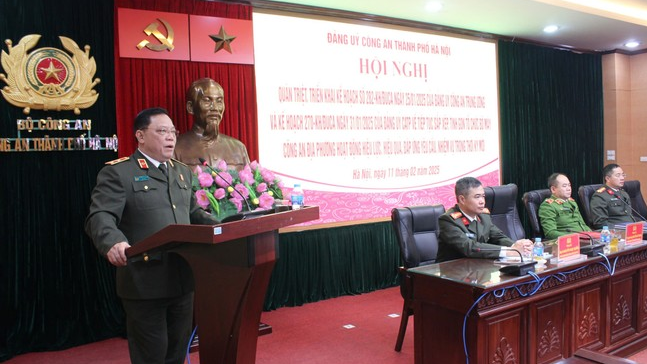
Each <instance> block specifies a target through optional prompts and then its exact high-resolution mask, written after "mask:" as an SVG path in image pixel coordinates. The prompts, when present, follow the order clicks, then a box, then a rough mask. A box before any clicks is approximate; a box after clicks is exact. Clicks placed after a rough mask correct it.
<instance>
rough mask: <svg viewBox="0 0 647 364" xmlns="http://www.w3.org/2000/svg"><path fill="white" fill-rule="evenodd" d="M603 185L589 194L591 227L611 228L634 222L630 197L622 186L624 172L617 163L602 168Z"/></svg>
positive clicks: (623, 183)
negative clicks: (591, 217)
mask: <svg viewBox="0 0 647 364" xmlns="http://www.w3.org/2000/svg"><path fill="white" fill-rule="evenodd" d="M602 175H603V176H604V186H602V187H600V188H599V189H598V190H597V191H595V192H594V193H593V195H592V196H591V202H590V207H591V215H592V216H593V226H592V227H593V228H594V229H601V228H602V227H603V226H608V227H609V228H610V229H613V226H614V225H616V224H625V223H628V222H635V221H636V219H634V217H633V215H632V214H631V199H630V198H629V195H628V194H627V192H625V191H624V190H623V189H622V187H623V186H624V185H625V173H624V172H623V170H622V168H620V166H619V165H617V164H615V163H613V164H609V165H607V166H605V167H604V169H602Z"/></svg>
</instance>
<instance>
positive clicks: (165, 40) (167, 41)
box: [137, 18, 175, 52]
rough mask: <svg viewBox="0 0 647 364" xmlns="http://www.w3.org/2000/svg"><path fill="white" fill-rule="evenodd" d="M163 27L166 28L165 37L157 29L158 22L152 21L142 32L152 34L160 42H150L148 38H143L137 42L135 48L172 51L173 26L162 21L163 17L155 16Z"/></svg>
mask: <svg viewBox="0 0 647 364" xmlns="http://www.w3.org/2000/svg"><path fill="white" fill-rule="evenodd" d="M157 20H159V21H160V22H162V24H163V25H164V27H165V28H166V33H167V34H168V36H167V37H165V36H164V35H163V34H162V33H161V32H160V31H159V30H157V27H158V26H159V23H158V22H152V23H150V24H149V25H148V26H147V27H146V29H144V33H146V35H151V34H152V35H153V36H154V37H155V38H156V39H157V40H158V41H159V42H160V43H161V44H151V43H150V42H149V41H148V40H146V39H144V40H142V41H141V42H139V44H137V49H139V50H141V49H142V48H144V47H146V48H148V49H150V50H151V51H155V52H161V51H163V50H167V51H169V52H170V51H172V50H173V48H175V46H174V45H173V37H174V33H173V27H172V26H171V25H170V24H169V23H167V22H166V21H164V19H160V18H157Z"/></svg>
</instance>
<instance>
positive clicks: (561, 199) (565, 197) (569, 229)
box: [539, 173, 591, 239]
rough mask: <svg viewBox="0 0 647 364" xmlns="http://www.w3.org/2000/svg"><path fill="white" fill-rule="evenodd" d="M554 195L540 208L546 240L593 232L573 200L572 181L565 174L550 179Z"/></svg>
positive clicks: (540, 218) (549, 184) (555, 174)
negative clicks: (582, 232)
mask: <svg viewBox="0 0 647 364" xmlns="http://www.w3.org/2000/svg"><path fill="white" fill-rule="evenodd" d="M548 187H549V188H550V192H551V193H552V195H551V196H550V198H547V199H546V200H544V202H542V203H541V205H540V206H539V222H540V223H541V228H542V229H543V230H544V237H545V238H546V239H557V238H558V237H560V236H562V235H567V234H571V233H574V232H579V231H591V228H589V227H588V226H587V225H586V223H585V222H584V219H583V218H582V215H581V214H580V209H579V208H578V207H577V203H576V202H575V200H573V198H571V191H572V190H571V181H569V180H568V177H566V176H565V175H564V174H561V173H553V174H551V175H550V177H548Z"/></svg>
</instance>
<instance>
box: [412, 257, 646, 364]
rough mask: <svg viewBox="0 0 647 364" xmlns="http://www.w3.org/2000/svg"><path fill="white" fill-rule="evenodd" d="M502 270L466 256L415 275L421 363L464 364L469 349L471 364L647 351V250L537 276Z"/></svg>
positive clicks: (540, 363)
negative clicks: (580, 353) (584, 352)
mask: <svg viewBox="0 0 647 364" xmlns="http://www.w3.org/2000/svg"><path fill="white" fill-rule="evenodd" d="M498 269H499V266H497V265H496V264H493V262H492V261H491V260H487V259H459V260H456V261H451V262H444V263H440V264H434V265H430V266H425V267H419V268H414V269H411V270H409V273H410V274H411V275H412V280H413V291H414V307H415V308H414V309H415V310H416V315H415V316H414V320H415V321H414V327H415V338H414V347H415V352H416V353H415V362H416V363H417V364H421V363H425V364H431V363H464V362H466V361H467V360H466V358H465V348H467V354H468V355H469V363H470V364H479V363H484V364H485V363H488V364H489V363H506V364H521V363H524V364H525V363H528V364H547V363H554V362H559V361H561V360H563V359H565V358H571V357H572V356H573V355H574V353H575V352H576V351H577V350H578V349H582V348H586V349H592V350H595V351H600V352H602V353H608V354H613V355H619V356H623V355H627V354H630V353H633V352H636V351H637V350H641V349H644V348H645V347H647V245H641V246H638V247H630V248H627V249H626V250H624V251H620V252H618V253H613V254H611V255H609V256H607V259H603V258H600V257H596V258H590V259H588V260H584V261H579V262H576V263H572V264H566V265H562V266H555V265H552V264H549V265H548V267H547V268H544V269H541V270H540V271H539V272H537V274H538V276H537V277H531V276H524V277H512V276H507V275H502V274H500V273H499V272H498ZM474 272H479V274H478V275H474ZM467 277H470V278H473V277H478V278H476V279H467ZM465 319H466V322H467V325H466V326H463V322H464V320H465ZM463 330H464V331H465V332H464V334H463ZM463 337H464V338H465V340H463Z"/></svg>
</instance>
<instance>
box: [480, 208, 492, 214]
mask: <svg viewBox="0 0 647 364" xmlns="http://www.w3.org/2000/svg"><path fill="white" fill-rule="evenodd" d="M481 213H482V214H490V209H488V208H487V207H484V208H483V212H481Z"/></svg>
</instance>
